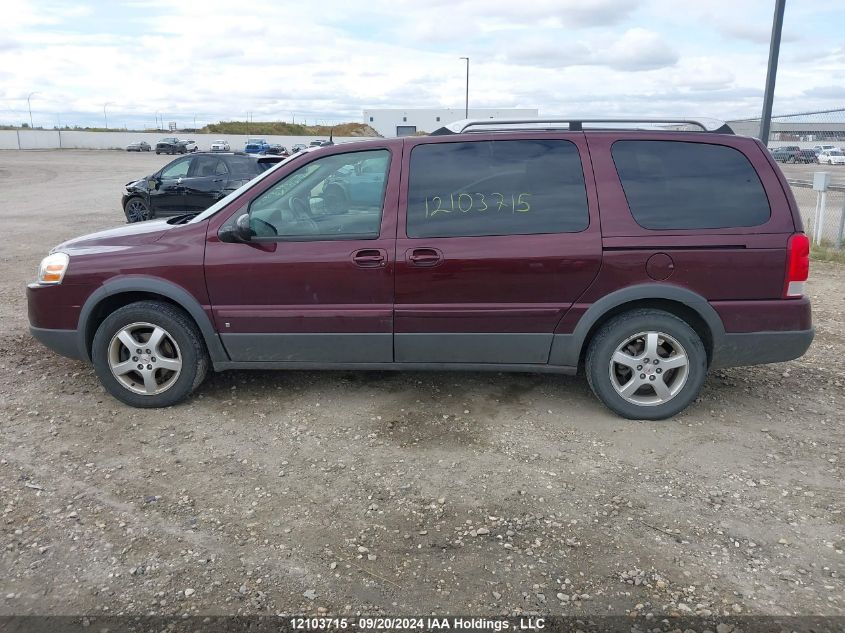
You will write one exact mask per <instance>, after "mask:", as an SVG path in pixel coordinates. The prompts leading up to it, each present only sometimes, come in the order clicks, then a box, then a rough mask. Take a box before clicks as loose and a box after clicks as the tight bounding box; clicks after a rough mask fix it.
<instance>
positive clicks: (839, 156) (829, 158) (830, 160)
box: [819, 149, 845, 165]
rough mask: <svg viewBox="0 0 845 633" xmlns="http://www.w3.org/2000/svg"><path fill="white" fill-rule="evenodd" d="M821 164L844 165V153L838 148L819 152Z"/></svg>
mask: <svg viewBox="0 0 845 633" xmlns="http://www.w3.org/2000/svg"><path fill="white" fill-rule="evenodd" d="M819 164H821V165H845V154H843V153H842V150H839V149H826V150H824V151H823V152H822V153H821V154H819Z"/></svg>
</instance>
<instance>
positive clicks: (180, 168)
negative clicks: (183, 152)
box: [161, 158, 192, 179]
mask: <svg viewBox="0 0 845 633" xmlns="http://www.w3.org/2000/svg"><path fill="white" fill-rule="evenodd" d="M191 160H192V159H190V158H180V159H179V160H176V161H173V162H172V163H170V164H169V165H168V166H167V167H165V168H164V169H162V170H161V177H162V178H167V179H170V178H184V177H185V176H187V175H188V168H189V167H190V166H191Z"/></svg>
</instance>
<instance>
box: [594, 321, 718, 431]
mask: <svg viewBox="0 0 845 633" xmlns="http://www.w3.org/2000/svg"><path fill="white" fill-rule="evenodd" d="M641 334H642V335H643V336H642V337H640V336H639V335H641ZM650 334H651V335H653V337H654V338H651V337H650V336H649V335H650ZM649 341H651V342H652V346H651V347H650V348H649V347H648V345H649ZM661 341H662V342H663V344H662V345H660V342H661ZM640 346H641V347H640ZM655 349H657V350H658V354H657V358H656V359H655V358H652V357H650V356H648V355H647V354H648V352H649V351H651V352H652V355H653V351H654V350H655ZM617 352H620V353H621V356H615V354H616V353H617ZM667 352H672V354H671V356H670V355H666V354H667ZM683 357H685V359H686V364H685V365H684V364H682V358H683ZM618 358H622V359H623V362H616V361H615V360H614V359H618ZM628 359H630V360H628ZM646 359H648V361H649V362H648V363H647V364H646V363H644V362H643V361H644V360H646ZM670 359H674V360H670ZM655 361H657V362H655ZM629 362H630V363H631V364H630V366H629V365H628V363H629ZM661 364H662V365H663V366H664V367H665V366H667V365H669V364H672V365H673V368H672V369H669V370H664V369H663V368H662V367H661ZM585 370H586V374H587V382H588V383H589V385H590V388H591V389H592V390H593V393H594V394H596V396H597V397H598V399H599V400H601V401H602V402H603V403H604V405H605V406H606V407H607V408H608V409H610V410H611V411H613V412H615V413H617V414H618V415H620V416H622V417H623V418H628V419H629V420H663V419H665V418H669V417H672V416H673V415H675V414H677V413H680V412H681V411H683V410H684V409H686V408H687V407H688V406H689V405H690V404H691V403H692V402H693V400H695V399H696V397H697V396H698V394H699V392H700V391H701V387H702V385H703V384H704V377H705V375H706V373H707V352H706V350H705V349H704V344H703V343H702V341H701V338H700V337H699V336H698V334H696V332H695V330H693V329H692V328H691V327H690V326H689V324H688V323H686V322H685V321H683V320H682V319H680V318H678V317H676V316H675V315H673V314H669V313H668V312H664V311H662V310H655V309H638V310H632V311H630V312H626V313H624V314H620V315H618V316H616V317H613V318H612V319H611V320H610V321H608V322H607V323H605V324H604V325H603V326H602V327H601V328H600V329H599V330H598V332H596V334H595V336H593V338H592V340H591V341H590V344H589V347H588V349H587V356H586V361H585ZM637 373H638V374H639V375H637ZM664 374H665V375H664ZM629 380H630V382H629ZM658 380H659V381H660V382H659V383H658V382H657V381H658ZM633 381H636V382H633ZM638 384H639V385H640V386H639V387H637V385H638ZM658 385H659V386H660V388H661V392H662V394H663V396H661V394H659V393H658V390H657V388H656V387H658ZM629 386H630V387H637V388H636V389H634V391H631V392H630V393H629V394H628V397H626V396H624V395H623V394H622V393H621V391H623V390H624V389H625V388H626V387H629Z"/></svg>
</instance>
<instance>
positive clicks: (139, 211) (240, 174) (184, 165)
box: [121, 152, 282, 222]
mask: <svg viewBox="0 0 845 633" xmlns="http://www.w3.org/2000/svg"><path fill="white" fill-rule="evenodd" d="M280 160H282V157H281V156H261V157H255V156H247V155H245V154H224V153H222V152H214V153H213V154H212V153H210V152H209V153H204V152H200V153H197V154H192V155H190V156H182V157H180V158H177V159H176V160H174V161H172V162H170V163H168V164H167V165H165V166H164V167H162V168H161V169H160V170H159V171H157V172H156V173H154V174H153V175H151V176H147V177H146V178H141V179H139V180H135V181H133V182H130V183H127V184H126V191H125V192H124V194H123V198H122V199H121V205H122V206H123V212H124V213H125V214H126V220H127V221H128V222H140V221H142V220H150V219H152V218H157V217H167V216H174V215H183V214H185V213H199V212H201V211H204V210H205V209H207V208H208V207H210V206H211V205H212V204H214V203H215V202H217V201H218V200H220V199H221V198H224V197H226V196H227V195H229V194H230V193H231V192H232V191H234V190H235V189H237V188H238V187H240V186H241V185H243V184H246V183H247V182H249V181H250V180H252V179H253V178H254V177H255V176H257V175H258V174H260V173H261V172H263V171H265V170H266V169H268V168H269V167H271V166H272V165H274V164H275V163H277V162H279V161H280Z"/></svg>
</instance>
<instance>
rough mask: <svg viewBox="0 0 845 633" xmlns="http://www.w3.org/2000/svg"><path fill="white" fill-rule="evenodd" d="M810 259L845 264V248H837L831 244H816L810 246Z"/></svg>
mask: <svg viewBox="0 0 845 633" xmlns="http://www.w3.org/2000/svg"><path fill="white" fill-rule="evenodd" d="M810 259H814V260H816V261H820V262H836V263H837V264H845V249H835V248H831V247H829V246H819V245H814V246H812V247H811V248H810Z"/></svg>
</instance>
